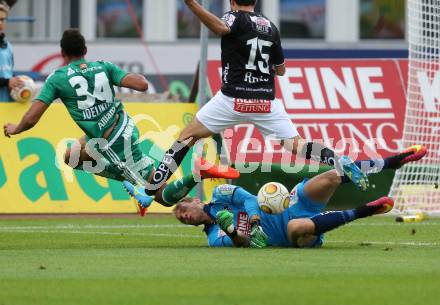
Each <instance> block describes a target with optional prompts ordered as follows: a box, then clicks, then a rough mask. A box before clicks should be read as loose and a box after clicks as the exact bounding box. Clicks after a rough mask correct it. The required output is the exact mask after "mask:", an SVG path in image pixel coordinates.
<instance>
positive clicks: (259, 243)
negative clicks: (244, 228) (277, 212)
mask: <svg viewBox="0 0 440 305" xmlns="http://www.w3.org/2000/svg"><path fill="white" fill-rule="evenodd" d="M268 239H269V237H268V236H267V235H266V233H264V231H263V228H262V227H261V226H260V225H259V224H258V223H255V224H253V225H252V227H251V233H250V234H249V246H250V247H251V248H260V249H261V248H265V247H267V240H268Z"/></svg>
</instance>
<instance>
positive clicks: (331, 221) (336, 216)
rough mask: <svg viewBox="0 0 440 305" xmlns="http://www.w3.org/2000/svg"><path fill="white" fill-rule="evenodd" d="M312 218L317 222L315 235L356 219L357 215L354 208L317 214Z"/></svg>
mask: <svg viewBox="0 0 440 305" xmlns="http://www.w3.org/2000/svg"><path fill="white" fill-rule="evenodd" d="M310 219H311V220H312V221H313V223H314V224H315V234H314V235H320V234H323V233H325V232H328V231H330V230H333V229H336V228H337V227H339V226H342V225H344V224H346V223H348V222H350V221H353V220H355V219H356V215H355V213H354V210H346V211H329V212H324V213H321V214H318V215H315V216H313V217H311V218H310Z"/></svg>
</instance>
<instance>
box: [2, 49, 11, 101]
mask: <svg viewBox="0 0 440 305" xmlns="http://www.w3.org/2000/svg"><path fill="white" fill-rule="evenodd" d="M5 42H6V47H5V48H0V77H1V78H7V79H9V78H12V76H13V73H12V71H13V68H14V56H13V54H12V46H11V44H10V43H9V42H7V41H5ZM11 101H12V98H11V96H10V94H9V88H8V86H3V87H0V103H1V102H11Z"/></svg>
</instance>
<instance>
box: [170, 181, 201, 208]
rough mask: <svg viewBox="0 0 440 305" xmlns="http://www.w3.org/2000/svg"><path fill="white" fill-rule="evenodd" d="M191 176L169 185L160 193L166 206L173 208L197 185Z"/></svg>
mask: <svg viewBox="0 0 440 305" xmlns="http://www.w3.org/2000/svg"><path fill="white" fill-rule="evenodd" d="M197 183H198V182H197V181H196V180H195V179H194V176H193V175H192V174H190V175H188V176H185V177H183V178H181V179H177V180H174V181H172V182H171V183H169V184H168V185H167V186H166V187H165V188H164V190H163V192H162V198H163V200H164V201H165V203H166V204H167V206H173V205H175V204H176V203H178V202H179V201H180V199H182V198H184V197H185V196H186V195H188V193H189V192H190V191H191V190H192V188H193V187H195V186H196V185H197Z"/></svg>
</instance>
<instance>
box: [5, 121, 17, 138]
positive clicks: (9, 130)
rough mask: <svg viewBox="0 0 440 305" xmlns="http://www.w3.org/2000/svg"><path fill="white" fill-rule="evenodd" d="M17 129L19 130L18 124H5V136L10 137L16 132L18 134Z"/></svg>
mask: <svg viewBox="0 0 440 305" xmlns="http://www.w3.org/2000/svg"><path fill="white" fill-rule="evenodd" d="M16 130H17V125H15V124H11V123H7V124H5V125H4V126H3V132H4V134H5V136H6V137H8V138H10V137H11V136H12V135H14V134H17V133H16Z"/></svg>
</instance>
